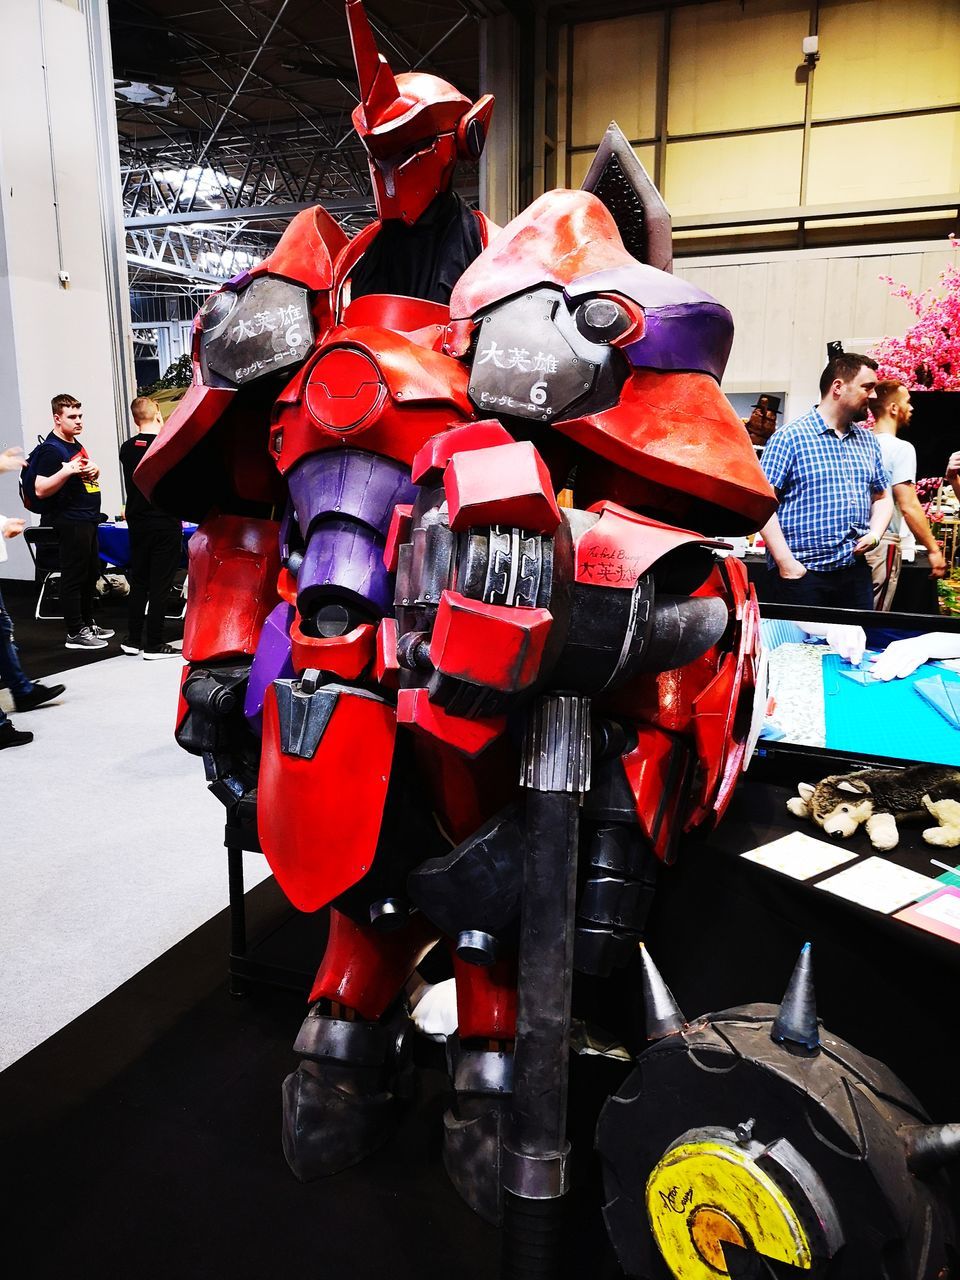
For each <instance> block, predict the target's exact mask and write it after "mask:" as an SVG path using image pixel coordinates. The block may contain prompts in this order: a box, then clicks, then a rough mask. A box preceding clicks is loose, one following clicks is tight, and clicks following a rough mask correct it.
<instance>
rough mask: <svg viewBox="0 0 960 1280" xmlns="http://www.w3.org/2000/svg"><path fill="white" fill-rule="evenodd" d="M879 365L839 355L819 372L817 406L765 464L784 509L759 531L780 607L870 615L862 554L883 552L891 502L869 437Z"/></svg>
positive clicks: (777, 443)
mask: <svg viewBox="0 0 960 1280" xmlns="http://www.w3.org/2000/svg"><path fill="white" fill-rule="evenodd" d="M876 386H877V366H876V363H875V362H874V361H873V360H871V359H869V358H868V357H867V356H861V355H855V354H854V353H853V352H845V353H841V354H840V355H838V356H834V357H833V359H832V360H831V361H830V363H829V364H828V365H827V367H826V368H825V369H824V371H823V373H822V374H821V375H820V403H819V404H818V405H817V406H816V407H815V408H814V409H811V410H810V412H809V413H808V414H806V415H805V416H804V417H802V418H798V419H797V420H796V421H795V422H791V423H790V424H789V425H788V426H786V427H781V429H780V430H779V431H775V432H774V433H773V435H772V436H771V437H770V440H769V443H768V444H767V446H766V448H765V449H764V451H763V456H762V457H761V459H760V465H761V466H762V467H763V470H764V473H765V474H766V477H767V479H768V480H769V481H770V483H771V484H772V485H773V487H774V488H775V489H776V491H777V497H778V498H779V499H780V508H779V511H778V512H777V514H776V515H773V516H771V517H770V519H769V520H768V521H767V523H766V524H765V525H764V527H763V529H762V530H761V532H762V534H763V539H764V542H765V543H766V545H767V567H768V569H769V570H770V587H769V591H768V594H769V595H770V597H771V598H772V599H773V600H775V601H776V602H777V603H778V604H812V605H832V606H834V607H840V608H845V609H872V608H873V587H872V583H871V580H870V566H869V565H868V564H867V562H866V560H865V559H864V552H866V551H869V550H871V549H872V548H873V547H876V546H878V545H879V542H880V539H881V537H882V536H883V533H884V531H885V529H886V527H887V525H888V524H889V523H890V518H891V516H892V515H893V498H892V497H891V494H890V488H889V484H888V481H887V474H886V471H885V469H884V465H883V458H882V457H881V454H880V446H879V445H878V444H877V441H876V437H875V436H874V434H873V432H872V431H869V430H868V429H867V428H866V427H864V426H862V425H861V424H862V423H863V421H864V419H865V418H866V416H867V410H868V409H869V408H871V407H872V405H873V404H874V402H875V398H876V397H875V391H876Z"/></svg>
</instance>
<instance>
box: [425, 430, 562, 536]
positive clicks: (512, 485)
mask: <svg viewBox="0 0 960 1280" xmlns="http://www.w3.org/2000/svg"><path fill="white" fill-rule="evenodd" d="M443 485H444V489H445V490H446V494H447V505H448V508H449V512H450V528H451V529H453V530H454V531H455V532H457V533H459V532H461V531H462V530H464V529H470V528H474V527H476V526H477V525H483V524H501V525H512V526H515V527H516V528H518V529H526V530H528V531H529V532H531V533H553V532H554V530H555V529H556V527H557V525H558V524H559V523H560V508H559V507H558V506H557V502H556V499H555V498H554V496H553V484H552V482H551V480H550V473H549V471H548V470H547V467H546V464H545V463H544V461H543V459H542V458H541V457H540V455H539V454H538V453H537V451H536V449H535V448H534V447H533V445H532V444H530V442H529V441H528V440H524V441H521V442H519V443H516V444H514V443H511V444H502V445H497V446H495V447H494V448H492V449H474V450H472V451H471V452H469V453H455V454H454V455H453V457H452V458H451V459H450V462H449V465H448V466H447V469H446V471H445V472H444V477H443Z"/></svg>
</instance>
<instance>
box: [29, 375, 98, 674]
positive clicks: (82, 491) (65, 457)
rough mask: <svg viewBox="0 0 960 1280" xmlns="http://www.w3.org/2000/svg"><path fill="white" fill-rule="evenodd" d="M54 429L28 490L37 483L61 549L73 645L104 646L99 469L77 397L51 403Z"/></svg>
mask: <svg viewBox="0 0 960 1280" xmlns="http://www.w3.org/2000/svg"><path fill="white" fill-rule="evenodd" d="M50 407H51V409H52V410H53V430H52V431H51V432H50V434H49V435H48V436H47V438H46V440H44V441H43V443H42V444H40V445H38V446H37V448H36V449H35V450H34V451H33V452H32V453H31V455H30V458H29V459H28V462H27V467H26V470H25V479H24V483H23V489H24V494H25V496H27V498H28V500H29V497H30V494H29V486H30V485H31V484H32V489H33V493H34V494H35V495H36V500H37V504H38V506H39V508H40V510H41V512H42V521H41V523H42V524H45V525H50V526H51V527H52V528H53V529H54V530H55V531H56V535H57V544H58V546H59V549H60V599H61V602H62V604H63V616H64V620H65V622H66V625H67V640H66V647H67V648H68V649H103V648H105V647H106V644H107V641H108V640H109V639H110V638H111V636H113V635H114V632H113V631H109V630H107V629H106V628H105V627H98V626H97V624H96V623H95V622H94V620H93V600H94V594H95V588H96V583H97V578H98V577H99V576H100V555H99V552H98V550H97V526H98V525H99V523H100V485H99V483H98V480H99V477H100V468H99V467H98V466H96V464H95V463H93V462H92V461H91V459H90V456H89V455H88V453H87V451H86V449H85V448H84V447H83V445H82V444H80V443H79V441H78V440H77V436H79V434H80V432H81V431H82V430H83V407H82V406H81V404H80V401H79V400H77V399H76V397H75V396H71V395H58V396H54V397H53V399H52V400H51V402H50Z"/></svg>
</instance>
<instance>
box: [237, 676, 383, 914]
mask: <svg viewBox="0 0 960 1280" xmlns="http://www.w3.org/2000/svg"><path fill="white" fill-rule="evenodd" d="M395 736H396V717H395V715H394V712H393V709H392V708H391V707H389V706H388V705H387V704H386V703H384V702H381V701H379V699H374V698H370V697H364V696H362V695H361V694H359V693H353V692H352V691H350V690H346V689H343V690H341V691H340V694H339V697H338V698H337V702H336V705H335V707H334V708H333V712H332V714H331V716H330V719H329V721H328V722H327V725H326V727H325V728H324V730H323V732H322V735H321V737H320V742H319V744H318V745H317V748H316V750H315V751H314V753H313V756H312V757H311V758H310V759H306V758H305V757H303V756H296V755H287V754H286V753H285V752H284V751H283V750H282V748H281V737H280V718H279V712H278V710H277V695H276V692H275V691H274V689H273V687H272V686H271V687H270V688H269V689H268V690H267V693H266V697H265V699H264V704H263V754H262V756H261V759H260V779H259V786H258V793H257V829H258V832H259V835H260V844H261V847H262V848H263V852H264V854H265V855H266V859H267V861H268V862H269V864H270V869H271V871H272V872H273V874H274V875H275V876H276V878H277V883H278V884H279V885H280V888H281V889H282V890H283V892H284V893H285V894H286V895H287V897H288V898H289V899H290V901H291V902H292V903H293V905H294V906H295V907H298V908H299V909H300V910H301V911H316V910H317V909H318V907H323V906H326V904H327V903H328V902H331V901H332V900H333V899H334V898H336V897H337V896H338V894H341V893H343V892H345V890H347V889H349V888H350V887H351V885H354V884H356V882H357V881H358V880H359V879H360V878H361V876H363V875H364V874H365V873H366V871H367V870H369V868H370V866H371V865H372V863H373V858H374V855H375V853H376V849H377V840H378V838H379V835H380V823H381V821H382V818H383V806H384V802H385V800H386V795H387V785H388V782H389V779H390V767H391V761H392V759H393V743H394V738H395ZM361 764H362V766H363V767H362V768H360V767H359V766H360V765H361Z"/></svg>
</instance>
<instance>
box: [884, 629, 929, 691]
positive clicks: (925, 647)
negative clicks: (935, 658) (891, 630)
mask: <svg viewBox="0 0 960 1280" xmlns="http://www.w3.org/2000/svg"><path fill="white" fill-rule="evenodd" d="M929 657H930V638H929V636H910V637H909V639H907V640H894V641H892V642H891V643H890V644H888V645H887V647H886V649H884V651H883V653H881V654H878V655H877V657H875V658H873V659H871V661H872V662H873V666H872V667H871V669H870V674H871V675H872V676H874V677H875V678H876V679H877V680H902V679H903V677H904V676H909V675H911V674H912V673H913V672H914V671H916V669H917V667H921V666H923V664H924V663H925V662H926V661H927V659H928V658H929Z"/></svg>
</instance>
